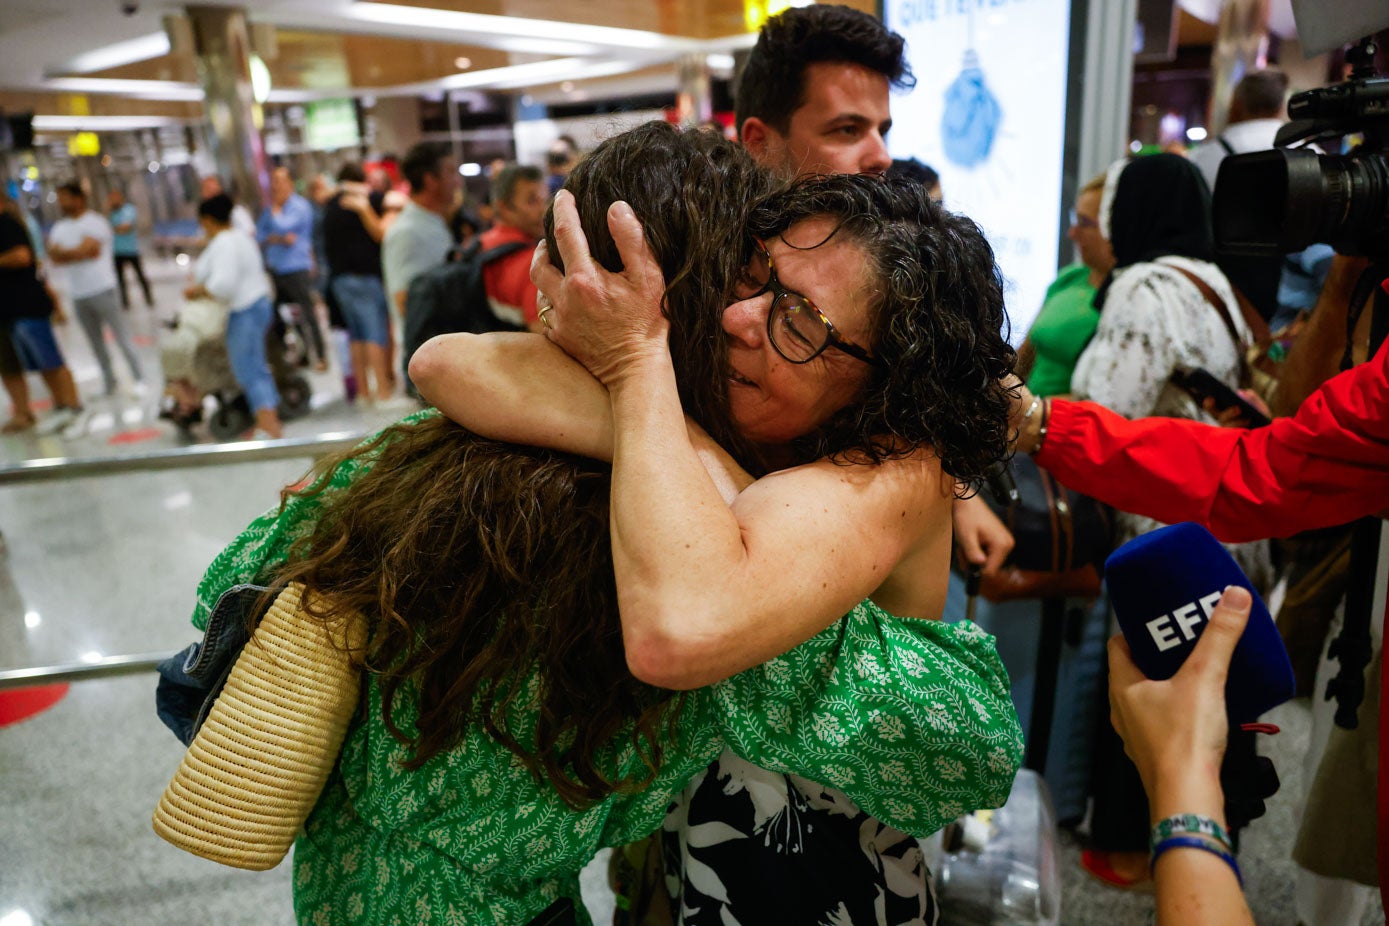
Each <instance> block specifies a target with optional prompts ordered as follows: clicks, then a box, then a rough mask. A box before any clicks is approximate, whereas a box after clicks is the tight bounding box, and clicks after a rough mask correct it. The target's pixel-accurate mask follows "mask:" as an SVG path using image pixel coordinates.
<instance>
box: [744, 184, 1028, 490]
mask: <svg viewBox="0 0 1389 926" xmlns="http://www.w3.org/2000/svg"><path fill="white" fill-rule="evenodd" d="M817 216H829V217H833V218H835V219H837V220H838V224H837V226H836V228H835V231H834V232H833V233H832V235H847V236H848V237H849V239H850V240H851V241H853V242H854V243H855V244H857V245H858V246H859V247H860V248H862V249H863V252H864V253H865V254H866V255H867V256H868V258H869V260H870V261H871V262H872V269H873V271H874V272H873V276H874V277H875V283H876V285H877V287H878V298H877V300H876V304H875V305H873V306H871V307H870V308H871V310H872V318H871V325H872V337H871V340H870V344H871V345H872V348H873V352H874V353H875V354H876V355H877V357H878V358H879V359H880V360H881V361H882V365H881V366H875V367H873V368H872V371H871V373H870V377H869V381H868V384H867V386H866V387H865V389H864V392H863V393H862V394H861V395H860V397H859V398H858V399H857V400H856V401H855V402H854V403H852V404H851V405H849V406H847V407H846V408H844V409H842V410H841V411H840V412H838V413H837V414H835V415H833V416H832V417H831V418H830V420H829V421H827V422H826V423H825V424H824V425H823V426H822V427H821V428H820V429H819V430H817V431H816V432H814V433H812V434H809V435H806V436H805V437H803V438H801V439H800V440H798V441H796V449H797V451H798V453H797V455H798V456H799V457H801V458H803V459H816V458H819V457H822V456H830V457H835V458H839V459H842V460H845V461H848V462H861V461H871V462H879V461H881V460H885V459H890V458H892V457H897V456H902V455H904V454H906V453H909V452H911V451H912V450H914V449H917V448H920V447H927V446H929V447H932V448H934V449H935V452H936V454H937V455H938V456H939V457H940V461H941V466H942V468H944V470H945V471H946V472H947V473H949V474H950V475H951V476H953V477H955V479H956V480H957V481H959V482H963V483H968V484H970V485H975V486H977V485H978V484H979V483H980V482H981V481H982V480H983V477H984V471H985V470H986V469H987V468H988V467H989V466H990V465H991V464H992V463H994V462H995V461H997V460H999V459H1002V458H1003V456H1004V455H1005V454H1006V452H1007V445H1008V432H1007V418H1008V414H1007V413H1008V407H1009V395H1008V392H1007V391H1006V390H1005V389H1004V387H1003V385H1002V383H1001V382H1000V380H1001V379H1002V377H1004V376H1005V375H1007V374H1008V373H1010V372H1011V371H1012V369H1013V364H1014V362H1015V360H1016V355H1015V354H1014V351H1013V348H1012V347H1010V346H1009V344H1008V341H1007V337H1006V331H1007V324H1008V318H1007V315H1006V314H1005V312H1004V309H1003V278H1002V276H1001V275H1000V273H999V270H998V265H997V264H996V263H995V262H994V255H993V249H992V248H990V247H989V242H988V240H987V239H986V238H985V237H984V233H983V232H982V231H981V230H980V229H979V226H978V225H976V224H974V222H972V221H971V220H970V219H968V218H966V217H965V216H963V215H959V214H956V213H952V212H949V211H947V210H946V209H943V208H942V207H941V206H940V205H938V204H937V203H935V202H933V201H932V200H931V198H930V196H929V195H928V194H927V191H926V189H925V188H924V187H922V186H921V184H919V183H917V182H916V181H914V180H911V179H908V178H905V177H877V176H870V175H857V176H850V175H841V176H833V177H807V178H804V179H802V180H799V181H796V182H795V183H793V184H791V185H790V186H789V187H787V188H786V189H785V190H783V191H782V192H779V193H775V194H773V195H772V196H769V197H768V198H766V199H765V200H763V201H762V202H761V203H759V204H758V205H757V206H756V208H754V209H753V211H752V214H751V215H750V216H749V218H748V228H749V231H750V232H751V234H753V235H755V236H757V237H759V238H764V239H765V238H774V237H776V236H777V235H780V234H781V233H782V232H784V231H785V230H786V229H788V228H789V227H790V226H792V225H794V224H795V223H797V222H799V221H801V220H803V219H810V218H815V217H817ZM820 243H823V242H817V243H816V245H814V246H818V244H820Z"/></svg>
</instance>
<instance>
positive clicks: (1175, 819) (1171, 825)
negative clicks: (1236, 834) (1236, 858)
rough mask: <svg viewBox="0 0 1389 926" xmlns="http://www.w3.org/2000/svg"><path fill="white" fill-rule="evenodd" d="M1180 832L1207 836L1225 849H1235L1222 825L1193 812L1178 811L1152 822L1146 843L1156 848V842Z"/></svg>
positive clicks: (1228, 850)
mask: <svg viewBox="0 0 1389 926" xmlns="http://www.w3.org/2000/svg"><path fill="white" fill-rule="evenodd" d="M1182 833H1193V834H1197V835H1202V836H1209V837H1211V838H1212V839H1214V840H1216V841H1217V842H1219V843H1220V844H1221V845H1222V846H1224V847H1225V851H1227V852H1233V851H1235V843H1234V840H1232V839H1231V838H1230V834H1229V833H1227V832H1225V828H1224V827H1222V826H1221V825H1220V824H1219V823H1216V822H1215V821H1214V820H1212V819H1211V818H1210V817H1203V816H1201V815H1200V814H1195V813H1179V814H1177V815H1176V816H1172V817H1167V818H1166V819H1164V820H1159V821H1158V822H1157V823H1155V824H1153V830H1152V833H1150V834H1149V836H1148V845H1149V846H1150V847H1152V848H1154V849H1156V847H1157V844H1158V843H1160V842H1162V841H1163V840H1164V839H1166V838H1167V837H1169V836H1176V835H1180V834H1182Z"/></svg>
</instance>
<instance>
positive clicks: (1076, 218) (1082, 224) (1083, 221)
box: [1071, 209, 1100, 228]
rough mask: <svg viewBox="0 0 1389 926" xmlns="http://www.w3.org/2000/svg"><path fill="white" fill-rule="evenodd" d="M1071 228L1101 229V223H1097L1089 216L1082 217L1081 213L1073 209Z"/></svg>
mask: <svg viewBox="0 0 1389 926" xmlns="http://www.w3.org/2000/svg"><path fill="white" fill-rule="evenodd" d="M1071 227H1072V228H1099V227H1100V223H1099V222H1098V221H1096V220H1095V219H1092V218H1090V216H1088V215H1081V214H1080V213H1079V212H1076V211H1075V210H1074V209H1072V210H1071Z"/></svg>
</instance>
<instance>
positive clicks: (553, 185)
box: [545, 135, 579, 196]
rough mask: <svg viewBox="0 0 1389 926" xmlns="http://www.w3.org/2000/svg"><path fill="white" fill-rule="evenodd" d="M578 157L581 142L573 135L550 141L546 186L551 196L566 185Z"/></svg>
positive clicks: (547, 156)
mask: <svg viewBox="0 0 1389 926" xmlns="http://www.w3.org/2000/svg"><path fill="white" fill-rule="evenodd" d="M578 159H579V143H578V142H576V141H574V139H573V137H572V136H570V135H561V136H560V137H558V138H556V139H555V140H554V141H553V142H551V143H550V147H549V148H548V149H547V150H546V152H545V186H546V189H547V190H548V192H549V194H550V195H551V196H554V195H555V194H556V193H558V192H559V190H560V187H562V186H564V181H565V180H566V179H567V178H568V177H569V172H570V171H571V170H573V169H574V163H575V162H576V161H578Z"/></svg>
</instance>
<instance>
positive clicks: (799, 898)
mask: <svg viewBox="0 0 1389 926" xmlns="http://www.w3.org/2000/svg"><path fill="white" fill-rule="evenodd" d="M661 845H662V854H663V860H664V867H665V877H666V888H667V889H668V890H669V891H670V894H671V897H673V898H674V904H675V913H676V923H678V924H681V926H739V924H741V926H761V924H768V923H788V924H798V926H799V924H804V926H937V923H938V920H939V910H938V909H937V906H936V897H935V889H934V885H933V883H932V877H931V872H930V870H929V869H928V868H927V867H926V861H925V858H924V857H923V855H922V852H921V846H920V844H919V843H918V842H917V841H916V840H915V839H913V838H912V837H910V836H908V835H907V834H905V833H902V832H900V831H898V830H895V829H893V828H891V827H889V826H885V825H883V824H882V823H879V822H878V821H877V820H875V819H873V818H872V817H870V816H868V814H866V813H864V812H863V811H862V810H860V809H859V808H858V806H857V805H856V804H854V802H853V801H851V800H849V798H848V797H847V796H845V795H844V794H843V793H842V792H840V791H836V790H834V789H833V788H827V787H824V786H822V785H818V784H816V783H815V782H813V781H807V780H806V779H804V778H798V777H796V776H794V775H784V774H781V773H779V772H769V771H767V770H766V769H762V768H758V767H757V766H755V765H752V764H750V763H748V762H747V761H745V760H743V759H741V758H739V757H738V756H736V755H734V754H733V753H731V752H728V751H725V752H724V753H723V755H722V756H720V757H719V759H718V761H716V762H715V763H714V764H713V765H711V766H710V767H709V768H708V769H707V770H705V772H704V773H703V774H701V775H699V776H698V777H697V778H695V779H694V780H693V781H691V782H690V784H689V786H688V787H687V788H686V789H685V790H684V792H683V793H682V794H681V795H680V796H679V798H677V799H676V803H675V805H674V806H673V808H672V810H671V812H670V814H669V815H668V816H667V817H666V822H665V826H664V828H663V830H662V832H661Z"/></svg>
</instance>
